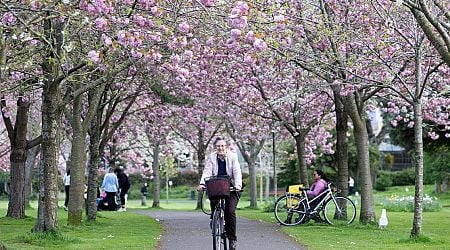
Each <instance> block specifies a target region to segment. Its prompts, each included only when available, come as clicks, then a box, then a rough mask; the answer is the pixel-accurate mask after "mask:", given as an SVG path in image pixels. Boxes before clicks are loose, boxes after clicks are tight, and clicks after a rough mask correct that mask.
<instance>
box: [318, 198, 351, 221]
mask: <svg viewBox="0 0 450 250" xmlns="http://www.w3.org/2000/svg"><path fill="white" fill-rule="evenodd" d="M323 214H324V216H325V220H326V221H327V222H328V224H331V225H348V224H350V223H352V222H353V221H354V220H355V217H356V207H355V204H354V203H353V201H352V200H350V199H349V198H347V197H334V199H333V198H331V199H329V200H328V201H327V202H326V203H325V207H324V209H323Z"/></svg>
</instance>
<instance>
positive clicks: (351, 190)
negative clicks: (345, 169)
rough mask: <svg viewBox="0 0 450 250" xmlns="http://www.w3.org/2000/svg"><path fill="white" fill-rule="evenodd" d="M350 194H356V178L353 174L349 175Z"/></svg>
mask: <svg viewBox="0 0 450 250" xmlns="http://www.w3.org/2000/svg"><path fill="white" fill-rule="evenodd" d="M348 194H349V195H353V194H355V180H354V179H353V178H352V177H351V176H349V177H348Z"/></svg>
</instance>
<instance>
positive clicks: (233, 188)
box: [199, 187, 244, 193]
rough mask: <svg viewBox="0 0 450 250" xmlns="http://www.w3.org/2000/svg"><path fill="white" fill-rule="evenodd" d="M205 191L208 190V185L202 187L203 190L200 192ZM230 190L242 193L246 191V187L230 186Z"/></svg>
mask: <svg viewBox="0 0 450 250" xmlns="http://www.w3.org/2000/svg"><path fill="white" fill-rule="evenodd" d="M204 191H206V187H202V190H200V191H199V192H204ZM230 192H240V193H242V192H244V189H243V188H241V189H237V188H236V187H230Z"/></svg>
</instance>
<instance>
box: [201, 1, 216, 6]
mask: <svg viewBox="0 0 450 250" xmlns="http://www.w3.org/2000/svg"><path fill="white" fill-rule="evenodd" d="M202 4H203V5H204V6H206V7H212V6H214V1H213V0H202Z"/></svg>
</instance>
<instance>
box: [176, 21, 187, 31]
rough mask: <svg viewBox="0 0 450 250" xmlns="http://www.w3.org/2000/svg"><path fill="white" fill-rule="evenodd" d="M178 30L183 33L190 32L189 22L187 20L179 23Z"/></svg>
mask: <svg viewBox="0 0 450 250" xmlns="http://www.w3.org/2000/svg"><path fill="white" fill-rule="evenodd" d="M178 31H180V32H181V33H188V32H189V24H188V23H187V22H186V21H185V22H182V23H180V24H178Z"/></svg>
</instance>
